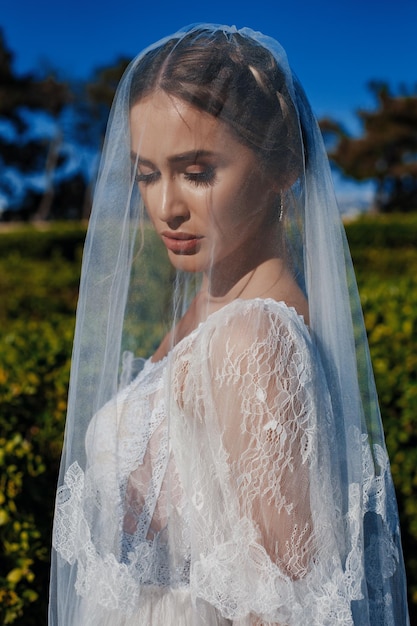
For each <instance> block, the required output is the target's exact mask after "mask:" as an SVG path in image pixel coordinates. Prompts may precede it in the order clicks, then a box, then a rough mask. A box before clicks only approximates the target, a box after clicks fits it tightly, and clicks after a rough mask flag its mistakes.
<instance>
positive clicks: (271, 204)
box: [130, 90, 308, 360]
mask: <svg viewBox="0 0 417 626" xmlns="http://www.w3.org/2000/svg"><path fill="white" fill-rule="evenodd" d="M130 128H131V150H132V162H133V163H134V166H135V167H136V171H137V174H136V176H137V180H138V184H139V188H140V192H141V195H142V198H143V201H144V204H145V207H146V210H147V212H148V215H149V217H150V219H151V221H152V223H153V225H154V227H155V230H156V232H157V233H158V234H159V235H160V237H161V238H162V240H163V241H164V243H165V245H166V247H167V251H168V256H169V259H170V261H171V263H172V265H173V266H174V267H175V268H177V269H180V270H183V271H188V272H202V273H203V281H202V287H201V291H200V292H199V294H198V295H197V297H196V298H195V300H194V301H193V303H192V304H191V306H190V308H189V310H188V311H187V313H186V315H185V316H184V318H183V319H182V320H181V321H180V322H179V324H178V326H177V328H176V330H175V337H172V336H171V337H167V338H166V339H165V340H164V341H163V342H162V344H161V346H160V348H159V349H158V350H157V352H156V354H155V355H154V360H158V359H159V358H162V357H163V356H164V355H165V354H166V352H167V350H168V349H169V347H171V346H172V345H173V344H175V343H177V342H178V341H179V340H181V339H182V338H183V337H184V336H185V335H187V334H188V333H189V332H191V331H192V330H193V329H194V328H195V327H196V326H197V325H198V324H199V323H200V322H201V321H203V320H204V319H205V318H206V317H207V315H209V314H210V313H212V312H213V311H215V310H217V309H219V308H221V307H222V306H224V305H225V304H227V303H229V302H231V301H232V300H233V299H235V298H236V297H239V298H246V299H249V298H254V297H263V298H266V297H271V298H274V299H276V300H284V301H285V302H286V303H287V304H288V305H289V306H294V307H295V309H296V310H297V311H298V312H299V313H300V314H302V315H304V317H305V318H306V319H308V318H307V315H308V310H307V303H306V301H305V299H304V297H303V295H302V293H301V292H300V290H299V289H298V287H297V285H296V283H295V281H294V279H293V278H292V276H291V274H290V272H289V271H288V269H287V268H286V266H285V264H284V262H283V260H282V259H281V258H279V257H278V256H277V252H276V251H277V248H279V223H278V222H277V220H276V219H273V218H271V216H272V215H276V213H277V209H276V201H277V196H278V194H279V191H280V190H278V189H276V188H275V187H274V184H273V182H272V181H271V179H270V177H269V176H268V174H267V172H266V171H265V170H262V169H261V165H260V159H259V157H258V156H256V155H255V153H254V152H253V151H252V150H251V149H250V148H248V147H247V146H245V145H244V144H243V143H240V142H239V141H238V140H237V139H236V138H235V136H234V135H233V134H232V133H231V131H229V129H228V127H227V125H226V124H225V123H224V122H222V121H221V120H219V119H217V118H215V117H213V116H212V115H209V114H208V113H205V112H202V111H200V110H199V109H197V108H195V107H193V106H191V105H190V104H188V103H186V102H184V101H182V100H179V99H177V98H174V97H172V96H169V95H167V94H166V93H165V92H163V91H160V90H159V91H156V92H154V93H151V95H149V96H147V97H145V98H143V99H142V100H139V101H138V102H137V103H136V104H135V105H134V106H133V107H132V109H131V115H130ZM280 186H281V187H282V185H280Z"/></svg>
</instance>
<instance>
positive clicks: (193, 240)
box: [161, 231, 203, 254]
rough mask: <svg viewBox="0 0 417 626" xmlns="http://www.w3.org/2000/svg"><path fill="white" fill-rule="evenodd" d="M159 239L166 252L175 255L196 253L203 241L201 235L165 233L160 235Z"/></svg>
mask: <svg viewBox="0 0 417 626" xmlns="http://www.w3.org/2000/svg"><path fill="white" fill-rule="evenodd" d="M161 237H162V241H163V242H164V244H165V246H166V247H167V248H168V250H170V251H171V252H175V253H177V254H192V253H193V252H196V251H197V250H198V248H199V246H200V243H201V240H202V239H203V236H202V235H194V234H191V233H183V232H178V233H177V232H175V233H172V232H167V231H165V232H163V233H161Z"/></svg>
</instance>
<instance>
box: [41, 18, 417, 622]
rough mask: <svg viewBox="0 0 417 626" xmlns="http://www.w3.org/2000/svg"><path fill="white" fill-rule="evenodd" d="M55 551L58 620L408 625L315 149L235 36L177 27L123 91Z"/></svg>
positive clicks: (313, 138) (309, 119)
mask: <svg viewBox="0 0 417 626" xmlns="http://www.w3.org/2000/svg"><path fill="white" fill-rule="evenodd" d="M53 541H54V552H53V565H52V583H51V602H50V624H51V626H57V625H59V626H64V625H65V626H70V625H72V624H73V625H74V626H75V625H77V626H79V625H80V624H82V625H83V626H88V625H89V626H92V625H96V626H99V625H100V626H103V625H104V626H106V625H108V626H110V625H111V626H122V625H123V626H133V625H136V624H147V625H149V626H162V625H164V626H165V625H167V626H169V625H170V624H171V625H172V626H173V625H174V624H175V625H180V626H181V625H182V626H191V625H195V624H199V625H200V624H207V625H208V626H214V625H224V626H225V625H226V624H234V625H235V626H236V625H239V626H254V625H255V624H256V625H258V624H265V625H267V624H268V625H278V626H300V625H301V624H317V625H320V626H333V625H334V624H336V623H337V624H344V625H346V626H347V625H349V624H355V625H361V626H362V625H363V626H365V625H366V626H368V625H376V624H378V626H379V625H386V626H388V625H394V624H395V625H396V626H397V625H403V624H404V625H406V624H408V616H407V603H406V587H405V576H404V567H403V560H402V552H401V542H400V532H399V525H398V514H397V508H396V501H395V494H394V489H393V485H392V480H391V475H390V469H389V462H388V457H387V453H386V448H385V443H384V436H383V430H382V425H381V418H380V414H379V409H378V400H377V396H376V391H375V385H374V382H373V375H372V367H371V363H370V358H369V351H368V346H367V340H366V333H365V329H364V324H363V319H362V313H361V307H360V301H359V296H358V292H357V288H356V281H355V277H354V272H353V268H352V264H351V260H350V255H349V251H348V248H347V244H346V238H345V235H344V230H343V226H342V223H341V219H340V215H339V211H338V207H337V203H336V200H335V196H334V191H333V186H332V180H331V175H330V170H329V166H328V161H327V156H326V153H325V150H324V147H323V142H322V139H321V135H320V132H319V129H318V127H317V124H316V121H315V119H314V116H313V114H312V112H311V109H310V106H309V104H308V102H307V99H306V97H305V95H304V92H303V90H302V88H301V86H300V84H299V82H298V81H297V79H296V77H295V76H294V74H293V73H292V71H291V70H290V67H289V65H288V62H287V58H286V55H285V52H284V51H283V49H282V48H281V46H280V45H279V44H278V43H277V42H276V41H274V40H273V39H271V38H269V37H265V36H264V35H262V34H260V33H256V32H253V31H251V30H250V29H242V30H239V31H238V30H236V29H235V28H229V27H225V26H215V25H199V26H192V27H188V28H186V29H184V30H182V31H180V32H178V33H176V34H175V35H173V36H171V37H168V38H166V39H164V40H162V41H160V42H158V43H156V44H155V45H153V46H151V47H150V48H148V49H147V50H145V51H143V52H142V53H141V54H140V55H139V56H138V57H137V58H136V59H135V60H134V61H132V63H131V65H130V66H129V68H128V69H127V71H126V73H125V75H124V77H123V79H122V81H121V83H120V85H119V88H118V91H117V94H116V97H115V101H114V104H113V108H112V112H111V116H110V120H109V126H108V131H107V135H106V141H105V145H104V150H103V155H102V160H101V166H100V173H99V177H98V181H97V185H96V190H95V197H94V205H93V211H92V215H91V219H90V224H89V229H88V234H87V239H86V244H85V251H84V257H83V270H82V279H81V285H80V297H79V305H78V310H77V323H76V333H75V340H74V351H73V360H72V369H71V382H70V392H69V400H68V416H67V426H66V433H65V442H64V449H63V456H62V463H61V472H60V478H59V488H58V494H57V503H56V515H55V524H54V540H53Z"/></svg>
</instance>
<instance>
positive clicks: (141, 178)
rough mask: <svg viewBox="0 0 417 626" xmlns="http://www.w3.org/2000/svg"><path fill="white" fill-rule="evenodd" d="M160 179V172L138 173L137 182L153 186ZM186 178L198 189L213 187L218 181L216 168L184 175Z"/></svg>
mask: <svg viewBox="0 0 417 626" xmlns="http://www.w3.org/2000/svg"><path fill="white" fill-rule="evenodd" d="M158 177H159V172H152V173H151V174H140V173H137V174H136V175H135V181H136V182H137V183H143V184H144V185H152V183H155V182H156V181H157V180H158ZM184 178H185V179H186V180H188V181H189V182H190V183H192V184H193V185H195V186H196V187H211V186H212V185H214V183H215V181H216V171H215V169H214V167H209V168H207V169H206V170H204V171H203V172H198V173H191V174H187V173H184Z"/></svg>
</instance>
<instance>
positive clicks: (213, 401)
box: [172, 301, 349, 624]
mask: <svg viewBox="0 0 417 626" xmlns="http://www.w3.org/2000/svg"><path fill="white" fill-rule="evenodd" d="M172 375H173V377H174V385H173V389H174V397H175V404H176V405H177V406H176V410H175V408H173V410H172V415H173V417H174V419H175V420H176V423H175V425H174V426H173V428H172V436H173V438H174V446H175V451H176V455H177V463H178V467H179V471H180V473H182V481H183V483H184V485H185V487H186V489H187V491H188V498H189V500H190V501H191V502H192V503H193V507H192V508H191V511H190V520H191V529H192V543H193V547H194V553H195V554H197V555H198V558H196V559H195V560H194V561H193V563H192V570H191V586H192V587H194V592H195V595H197V596H200V597H203V598H204V599H206V600H207V601H209V602H211V603H213V604H214V605H215V606H216V607H217V608H218V609H219V610H220V611H221V612H222V614H223V615H225V616H226V617H229V618H233V619H236V618H241V619H243V618H244V617H245V616H246V617H247V616H249V615H256V616H259V617H260V618H263V619H264V621H265V623H279V624H287V623H291V624H293V623H294V624H295V623H297V621H296V620H295V621H294V619H290V618H289V616H290V614H291V613H293V614H294V615H295V614H296V611H297V606H298V607H301V605H304V609H305V603H306V598H305V597H304V598H302V595H303V594H305V590H306V586H307V585H309V586H310V585H311V579H312V572H313V570H315V569H317V562H318V561H320V559H321V556H322V555H323V553H324V552H325V551H327V553H328V555H331V556H329V558H330V560H332V559H333V561H335V558H334V549H333V548H334V545H335V541H334V532H333V531H332V532H330V533H329V532H326V531H328V530H329V529H330V526H331V523H330V522H329V519H330V515H327V513H326V512H325V511H326V510H327V511H328V510H329V509H330V505H328V506H327V503H326V501H325V500H326V497H325V498H323V502H322V510H321V512H320V507H319V506H318V503H317V493H318V487H317V485H318V483H319V480H320V477H319V476H318V472H317V439H318V435H317V401H316V395H317V389H316V385H315V384H314V377H315V369H314V358H313V350H312V347H311V342H310V340H309V334H308V330H307V328H306V326H305V324H304V322H303V321H302V319H301V318H299V317H298V316H297V315H296V313H295V311H293V310H290V309H287V308H286V307H285V305H278V303H273V302H272V301H271V302H270V303H269V302H264V301H256V303H253V302H251V303H249V302H248V303H245V302H244V301H241V302H237V303H236V304H235V305H233V306H229V307H227V311H226V310H224V312H222V313H221V315H214V316H212V319H211V320H209V322H206V324H205V329H204V333H200V334H199V335H198V337H197V340H196V342H195V344H194V346H193V350H192V352H190V353H189V354H188V355H187V354H182V353H181V352H179V353H178V355H177V359H176V362H175V363H174V365H173V370H172ZM182 441H185V442H186V443H185V444H184V443H182ZM312 482H313V483H314V485H313V493H314V494H315V495H314V496H313V495H312ZM322 486H323V488H324V489H326V486H325V485H322ZM330 492H331V490H330V489H329V490H328V493H329V494H330ZM313 509H314V510H313ZM333 517H334V514H333ZM318 523H319V526H320V538H319V537H318V533H317V532H316V526H317V525H318ZM330 530H331V529H330ZM326 534H327V538H325V539H323V538H324V537H325V535H326ZM319 542H320V543H319ZM318 545H320V550H318ZM319 552H320V554H319ZM307 580H308V582H307ZM323 580H324V578H323ZM302 590H304V591H302ZM307 602H308V601H307ZM232 607H233V608H232ZM304 609H303V611H304ZM303 615H304V616H305V615H306V613H305V612H303ZM300 616H301V614H300ZM236 623H239V624H240V623H241V622H239V621H238V622H236ZM243 623H246V622H242V624H243ZM248 623H249V622H248ZM260 623H263V622H260ZM305 623H307V622H305ZM311 623H313V622H311ZM314 623H315V622H314ZM317 623H319V622H317ZM323 623H325V622H323ZM341 623H344V622H341ZM346 623H349V622H346Z"/></svg>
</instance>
